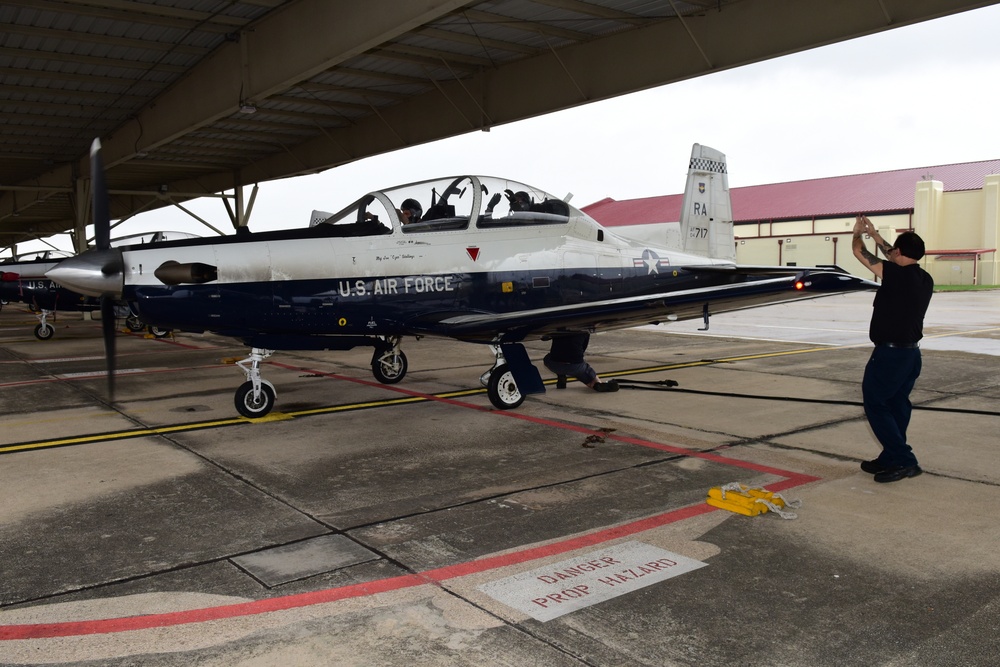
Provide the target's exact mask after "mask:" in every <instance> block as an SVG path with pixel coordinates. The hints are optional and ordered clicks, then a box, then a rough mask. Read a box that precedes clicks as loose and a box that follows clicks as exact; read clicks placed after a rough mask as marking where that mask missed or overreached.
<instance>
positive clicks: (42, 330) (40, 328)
mask: <svg viewBox="0 0 1000 667" xmlns="http://www.w3.org/2000/svg"><path fill="white" fill-rule="evenodd" d="M55 334H56V330H55V328H53V326H52V325H51V324H39V325H37V326H35V338H37V339H38V340H48V339H50V338H52V337H53V336H54V335H55Z"/></svg>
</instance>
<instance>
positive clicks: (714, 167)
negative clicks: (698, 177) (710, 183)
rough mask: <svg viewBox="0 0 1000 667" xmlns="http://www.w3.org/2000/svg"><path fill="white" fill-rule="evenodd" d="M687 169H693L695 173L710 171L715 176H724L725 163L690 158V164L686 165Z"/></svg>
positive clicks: (701, 158)
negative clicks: (715, 174)
mask: <svg viewBox="0 0 1000 667" xmlns="http://www.w3.org/2000/svg"><path fill="white" fill-rule="evenodd" d="M688 169H694V170H696V171H712V172H715V173H717V174H725V173H726V163H725V162H718V161H716V160H709V159H707V158H703V157H698V158H691V164H689V165H688Z"/></svg>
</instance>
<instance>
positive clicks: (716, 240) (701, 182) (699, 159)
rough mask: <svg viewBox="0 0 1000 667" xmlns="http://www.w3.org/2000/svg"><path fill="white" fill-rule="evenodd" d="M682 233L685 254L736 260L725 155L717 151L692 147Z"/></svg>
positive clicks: (702, 147) (731, 206)
mask: <svg viewBox="0 0 1000 667" xmlns="http://www.w3.org/2000/svg"><path fill="white" fill-rule="evenodd" d="M680 232H681V244H682V245H683V250H684V251H685V252H687V253H691V254H693V255H702V256H705V257H711V258H714V259H728V260H730V261H735V260H736V245H735V237H734V235H733V205H732V203H731V202H730V200H729V176H728V175H727V173H726V156H725V155H724V154H723V153H720V152H719V151H717V150H715V149H714V148H709V147H708V146H702V145H701V144H695V145H694V146H692V147H691V163H690V164H689V165H688V177H687V185H686V186H684V203H683V205H682V208H681V229H680Z"/></svg>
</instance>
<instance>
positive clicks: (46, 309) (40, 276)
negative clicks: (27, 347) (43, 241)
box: [0, 232, 198, 340]
mask: <svg viewBox="0 0 1000 667" xmlns="http://www.w3.org/2000/svg"><path fill="white" fill-rule="evenodd" d="M192 238H198V237H197V236H196V235H194V234H190V233H188V232H151V233H145V234H135V235H131V236H124V237H121V238H119V239H115V240H113V241H112V242H111V245H112V247H115V246H120V245H129V244H132V243H135V242H139V243H161V242H163V241H166V240H168V239H171V240H174V239H192ZM69 257H72V255H71V254H70V253H68V252H65V251H62V250H45V251H41V252H35V253H28V254H25V255H21V256H19V257H13V258H10V259H8V260H5V261H3V262H0V301H2V302H3V303H4V304H6V303H18V302H20V303H24V304H26V305H27V306H28V308H29V310H31V311H32V312H33V313H36V316H37V317H38V324H37V325H36V326H35V338H37V339H38V340H49V339H50V338H52V336H54V335H55V328H54V327H53V326H52V325H51V324H49V321H48V319H49V317H50V316H51V315H52V314H53V313H55V312H58V311H76V312H81V311H82V312H93V311H95V310H99V309H100V307H101V305H100V301H99V300H98V299H97V298H95V297H93V296H87V295H84V294H80V293H78V292H74V291H73V290H70V289H67V288H65V287H63V286H62V285H60V284H58V283H57V282H56V281H54V280H52V279H50V278H48V277H47V276H46V275H45V274H46V273H48V272H49V271H50V270H52V269H54V268H55V267H56V266H58V264H59V262H61V261H62V260H64V259H67V258H69ZM115 315H116V317H117V318H118V319H122V320H124V322H125V326H126V328H128V330H129V331H133V332H137V331H142V330H143V329H148V330H149V333H151V334H152V335H153V336H155V337H157V338H162V337H164V336H166V335H167V334H169V333H170V330H169V329H163V328H160V327H154V326H147V325H146V323H145V322H143V321H142V319H140V318H139V316H138V315H137V314H136V313H135V312H134V311H133V310H132V309H131V308H130V307H129V304H127V303H125V302H124V301H122V302H120V303H118V304H117V305H116V308H115Z"/></svg>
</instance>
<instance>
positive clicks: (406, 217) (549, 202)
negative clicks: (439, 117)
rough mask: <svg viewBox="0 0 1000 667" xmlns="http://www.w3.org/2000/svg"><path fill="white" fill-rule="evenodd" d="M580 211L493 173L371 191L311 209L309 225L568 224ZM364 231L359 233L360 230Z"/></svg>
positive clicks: (382, 229) (417, 228) (368, 229)
mask: <svg viewBox="0 0 1000 667" xmlns="http://www.w3.org/2000/svg"><path fill="white" fill-rule="evenodd" d="M581 215H583V214H582V213H581V212H580V211H578V210H577V209H575V208H573V207H572V206H570V205H569V204H567V203H566V202H565V201H563V200H561V199H559V198H557V197H553V196H552V195H550V194H548V193H547V192H544V191H543V190H539V189H538V188H535V187H532V186H529V185H525V184H524V183H519V182H517V181H511V180H509V179H501V178H495V177H491V176H458V177H452V178H445V179H436V180H431V181H421V182H419V183H410V184H408V185H402V186H399V187H395V188H391V189H389V190H381V191H379V192H371V193H369V194H367V195H365V196H364V197H362V198H361V199H359V200H357V201H356V202H354V203H353V204H351V205H350V206H348V207H346V208H344V209H343V210H341V211H340V212H339V213H335V214H332V215H331V214H325V213H324V212H322V211H313V216H312V220H311V221H310V226H313V225H317V224H324V225H356V226H357V227H358V229H359V231H360V233H362V234H378V233H383V234H390V233H392V232H393V231H395V230H401V231H402V233H404V234H412V233H419V232H426V231H432V230H433V231H440V230H463V229H468V228H469V227H470V226H471V225H475V226H476V227H506V226H515V225H542V224H566V223H568V222H569V219H570V217H573V216H581ZM362 230H363V231H362Z"/></svg>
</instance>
